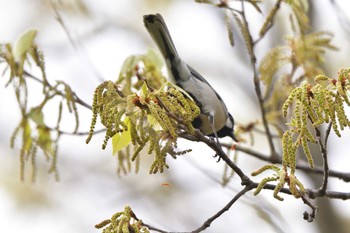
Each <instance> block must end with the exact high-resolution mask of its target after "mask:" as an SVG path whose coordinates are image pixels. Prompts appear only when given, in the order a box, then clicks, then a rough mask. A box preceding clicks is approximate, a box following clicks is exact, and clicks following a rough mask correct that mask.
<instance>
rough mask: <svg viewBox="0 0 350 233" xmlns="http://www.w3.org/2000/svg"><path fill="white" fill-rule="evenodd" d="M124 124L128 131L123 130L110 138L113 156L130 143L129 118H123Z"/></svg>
mask: <svg viewBox="0 0 350 233" xmlns="http://www.w3.org/2000/svg"><path fill="white" fill-rule="evenodd" d="M124 123H125V125H126V126H127V127H128V130H124V131H123V132H121V133H116V134H115V135H114V136H113V137H112V146H113V155H115V154H116V153H117V152H118V151H120V150H121V149H123V148H124V147H126V146H127V145H129V144H130V142H131V133H130V119H129V117H126V118H125V120H124Z"/></svg>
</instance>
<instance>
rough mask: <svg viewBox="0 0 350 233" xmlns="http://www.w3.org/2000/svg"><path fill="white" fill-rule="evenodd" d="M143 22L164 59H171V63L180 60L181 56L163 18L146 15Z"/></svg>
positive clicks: (158, 15)
mask: <svg viewBox="0 0 350 233" xmlns="http://www.w3.org/2000/svg"><path fill="white" fill-rule="evenodd" d="M143 22H144V24H145V27H146V28H147V31H148V32H149V34H150V35H151V37H152V38H153V40H154V42H155V43H156V44H157V46H158V48H159V50H160V51H161V53H162V55H163V56H164V58H165V59H169V61H170V62H171V61H173V60H174V59H178V57H179V56H178V54H177V51H176V48H175V45H174V43H173V40H172V39H171V36H170V33H169V30H168V28H167V26H166V24H165V22H164V19H163V17H162V16H161V15H160V14H155V15H145V16H143Z"/></svg>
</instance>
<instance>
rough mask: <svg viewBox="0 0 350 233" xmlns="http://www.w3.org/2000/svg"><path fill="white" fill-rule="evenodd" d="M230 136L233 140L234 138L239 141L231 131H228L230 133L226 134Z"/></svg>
mask: <svg viewBox="0 0 350 233" xmlns="http://www.w3.org/2000/svg"><path fill="white" fill-rule="evenodd" d="M228 136H230V137H231V138H232V139H233V140H235V141H236V142H239V141H238V139H237V138H236V136H235V134H234V133H233V131H231V132H230V134H229V135H228Z"/></svg>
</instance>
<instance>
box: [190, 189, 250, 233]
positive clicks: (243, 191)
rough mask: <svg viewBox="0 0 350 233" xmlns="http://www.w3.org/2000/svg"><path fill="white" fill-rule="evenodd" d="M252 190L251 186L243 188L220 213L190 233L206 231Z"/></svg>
mask: <svg viewBox="0 0 350 233" xmlns="http://www.w3.org/2000/svg"><path fill="white" fill-rule="evenodd" d="M253 188H254V186H253V185H247V186H245V187H244V189H242V190H241V191H240V192H239V193H237V194H236V195H235V196H234V197H233V198H232V200H231V201H230V202H229V203H227V204H226V205H225V206H224V208H222V209H221V210H220V211H218V212H217V213H216V214H214V215H213V216H212V217H210V218H208V219H207V220H206V221H205V222H204V223H203V225H202V226H200V227H199V228H197V229H196V230H194V231H192V232H191V233H198V232H201V231H204V230H205V229H207V228H208V227H210V225H211V224H212V223H213V222H214V221H215V220H216V219H217V218H218V217H220V216H221V215H222V214H223V213H225V212H226V211H228V210H229V209H230V208H231V206H232V205H233V204H234V203H235V202H236V201H237V200H238V199H239V198H241V197H242V196H243V195H244V194H245V193H247V192H249V191H250V190H252V189H253Z"/></svg>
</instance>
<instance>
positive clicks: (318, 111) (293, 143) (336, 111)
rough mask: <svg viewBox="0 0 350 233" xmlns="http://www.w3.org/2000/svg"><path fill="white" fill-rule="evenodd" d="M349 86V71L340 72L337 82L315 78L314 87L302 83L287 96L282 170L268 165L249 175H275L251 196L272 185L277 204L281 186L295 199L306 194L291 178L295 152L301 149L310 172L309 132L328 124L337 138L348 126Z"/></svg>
mask: <svg viewBox="0 0 350 233" xmlns="http://www.w3.org/2000/svg"><path fill="white" fill-rule="evenodd" d="M349 82H350V69H341V70H340V71H339V72H338V77H337V79H331V78H328V77H326V76H324V75H319V76H316V77H315V79H314V84H310V83H307V82H303V83H302V84H301V85H300V86H299V87H296V88H295V89H294V90H293V91H292V92H291V93H290V95H289V97H288V99H287V100H286V101H285V103H284V105H283V108H282V112H283V115H284V116H285V117H286V116H287V113H288V110H290V112H291V117H290V122H289V123H287V126H288V127H289V129H288V130H286V131H285V132H284V134H283V137H282V152H283V155H282V167H281V168H280V167H278V166H276V165H272V164H269V165H266V166H264V167H262V168H261V169H259V170H257V171H255V172H253V173H252V175H253V176H256V175H259V174H261V173H263V172H264V171H267V170H272V171H274V172H275V175H273V176H269V177H266V178H264V179H263V180H262V181H261V182H260V183H259V185H258V187H257V189H256V191H255V194H258V193H259V192H260V191H261V190H262V189H263V187H264V186H265V185H266V184H267V183H268V182H273V181H275V182H277V185H276V188H275V190H274V197H275V198H276V199H278V200H283V198H282V197H280V196H279V195H278V193H279V192H280V190H281V189H282V188H283V187H284V186H285V184H287V185H288V186H289V190H290V191H291V193H292V194H293V195H294V196H295V197H296V198H299V197H301V195H303V194H305V193H306V189H305V187H304V185H303V184H302V183H301V182H300V181H299V180H298V179H297V177H296V175H295V172H296V163H297V159H296V154H297V149H298V148H299V147H301V148H302V149H303V152H304V154H305V156H306V158H307V161H308V163H309V166H310V167H311V168H313V167H314V162H313V158H312V155H311V151H310V148H309V143H317V141H316V139H315V136H314V134H313V133H312V132H313V131H314V130H313V128H316V127H318V126H319V125H321V124H323V123H327V124H332V129H333V131H334V132H335V134H336V135H338V136H339V137H340V136H341V134H340V131H341V130H344V129H345V128H346V127H349V126H350V121H349V119H348V117H347V116H346V114H345V110H344V107H345V105H347V106H350V101H349V96H348V92H349V89H350V85H349Z"/></svg>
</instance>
